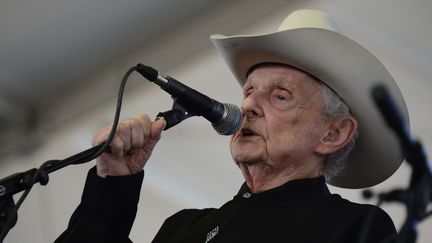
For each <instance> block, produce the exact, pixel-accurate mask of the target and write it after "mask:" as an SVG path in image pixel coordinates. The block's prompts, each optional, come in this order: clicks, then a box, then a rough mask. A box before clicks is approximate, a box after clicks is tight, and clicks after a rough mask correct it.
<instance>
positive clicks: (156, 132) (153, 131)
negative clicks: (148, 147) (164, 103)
mask: <svg viewBox="0 0 432 243" xmlns="http://www.w3.org/2000/svg"><path fill="white" fill-rule="evenodd" d="M165 126H166V121H165V119H157V120H156V121H154V122H152V124H151V125H150V140H154V142H157V141H159V139H160V137H161V134H162V131H163V129H164V128H165Z"/></svg>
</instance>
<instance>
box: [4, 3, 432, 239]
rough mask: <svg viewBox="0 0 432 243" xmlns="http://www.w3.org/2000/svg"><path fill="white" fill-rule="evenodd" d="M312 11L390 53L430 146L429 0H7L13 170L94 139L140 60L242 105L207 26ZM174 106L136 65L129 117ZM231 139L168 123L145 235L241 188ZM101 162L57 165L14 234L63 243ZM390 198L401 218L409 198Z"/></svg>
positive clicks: (141, 219)
mask: <svg viewBox="0 0 432 243" xmlns="http://www.w3.org/2000/svg"><path fill="white" fill-rule="evenodd" d="M299 8H314V9H320V10H324V11H326V12H328V13H329V14H330V15H331V17H332V19H333V20H334V22H335V23H336V24H337V25H338V26H339V28H340V29H341V30H342V31H343V32H344V33H345V34H346V35H347V36H349V37H351V38H352V39H354V40H356V41H357V42H359V43H360V44H362V45H363V46H365V47H366V48H367V49H369V50H370V51H371V52H372V53H374V54H375V55H376V56H377V57H378V58H379V59H380V60H381V61H382V62H383V63H384V65H385V66H386V67H387V68H388V69H389V71H390V73H392V74H393V76H394V78H395V80H396V81H397V83H398V85H399V87H400V88H401V91H402V93H403V95H404V96H405V98H406V102H407V106H408V110H409V113H410V119H411V129H412V132H413V134H415V135H418V137H419V138H420V139H421V141H422V142H423V144H424V145H425V147H426V148H431V145H432V129H431V126H430V120H431V113H429V110H427V109H429V108H427V107H429V105H430V104H431V103H432V102H431V101H432V97H431V95H430V91H431V90H432V69H431V61H432V48H431V45H430V43H432V28H431V26H430V25H431V24H432V16H431V15H430V12H431V10H432V2H431V1H429V0H413V1H403V0H380V1H375V0H364V1H344V0H326V1H324V0H322V1H319V0H301V1H293V0H291V1H289V0H267V1H260V0H235V1H234V0H226V1H221V0H219V1H216V0H182V1H178V0H146V1H143V0H123V1H115V0H74V1H66V0H2V1H1V2H0V33H1V34H0V178H4V177H6V176H8V175H10V174H12V173H15V172H20V171H24V170H27V169H30V168H34V167H39V165H40V164H42V163H43V162H44V161H46V160H49V159H63V158H66V157H69V156H70V155H73V154H75V153H78V152H80V151H82V150H85V149H87V148H89V147H90V141H91V138H92V134H93V133H94V132H95V131H97V130H98V128H100V127H102V126H105V125H107V124H109V123H111V122H112V119H113V116H114V111H115V101H116V97H117V92H118V88H119V84H120V79H121V77H122V75H123V74H124V72H125V71H126V70H127V69H128V68H129V67H131V66H133V65H135V64H136V63H138V62H141V63H144V64H146V65H150V66H153V67H155V68H157V69H159V70H160V71H161V72H163V73H165V74H169V75H172V76H174V77H176V78H177V79H178V80H180V81H183V82H184V83H185V84H187V85H190V86H192V87H194V88H195V89H197V90H199V91H201V92H203V93H205V94H207V95H209V96H211V97H213V98H215V99H217V100H219V101H223V102H230V103H234V104H240V101H241V93H240V87H239V86H238V84H237V83H236V81H235V80H234V78H233V76H232V75H231V73H230V72H229V70H228V68H227V67H226V66H225V64H224V63H223V61H222V59H221V58H220V57H219V56H218V54H217V53H216V50H215V49H214V47H213V46H212V44H211V42H210V40H209V38H208V36H209V35H210V34H213V33H220V34H226V35H232V34H262V33H268V32H273V31H274V30H276V29H277V27H278V26H279V24H280V22H281V21H282V20H283V19H284V17H285V16H286V15H287V14H289V13H290V12H292V11H293V10H296V9H299ZM171 104H172V101H171V99H170V97H169V95H167V94H166V93H165V92H164V91H161V90H160V89H159V88H158V87H157V86H155V85H153V84H151V83H149V82H148V81H146V80H144V79H143V78H142V77H140V76H138V75H136V74H133V75H132V76H131V79H130V80H129V82H128V84H127V88H126V91H125V94H124V104H123V110H122V117H123V118H126V117H130V116H133V115H136V114H138V113H143V112H145V113H148V114H149V115H150V116H151V117H155V116H156V114H157V113H158V112H160V111H166V110H169V109H170V107H171ZM228 141H229V138H228V137H223V136H219V135H217V134H216V132H215V131H213V129H212V128H211V126H210V124H209V123H208V122H207V121H206V120H204V119H201V118H190V119H188V120H186V121H184V122H183V123H181V124H180V125H178V126H176V127H175V128H172V129H170V130H168V131H166V132H164V134H163V139H162V140H161V142H160V144H159V146H158V147H157V148H156V150H155V151H154V153H153V157H152V159H151V161H150V162H149V163H148V166H147V167H146V175H145V180H144V184H143V189H142V194H141V201H140V205H139V212H138V215H137V218H136V221H135V224H134V227H133V229H132V233H131V238H132V239H133V241H134V242H150V241H151V239H152V238H153V237H154V235H155V234H156V232H157V230H158V228H159V227H160V225H161V224H162V223H163V221H164V219H165V218H167V217H168V216H170V215H172V214H173V213H175V212H177V211H178V210H180V209H183V208H206V207H219V206H221V205H222V204H223V203H224V202H226V201H228V200H230V199H231V198H232V196H233V195H234V194H236V192H237V190H238V189H239V187H240V185H241V184H242V182H243V180H242V176H241V174H240V172H239V171H238V169H237V168H236V166H235V165H234V164H233V162H232V160H231V156H230V154H229V150H228ZM383 147H385V144H383ZM93 165H94V162H90V163H88V164H84V165H76V166H70V167H67V168H64V169H62V170H59V171H57V172H54V173H52V174H50V182H49V183H48V185H47V186H44V187H42V186H40V185H36V186H35V187H34V189H33V190H32V192H31V193H30V195H29V196H28V198H27V199H26V201H25V202H24V204H23V205H22V207H21V209H20V210H19V212H18V215H19V219H18V223H17V225H16V226H15V227H14V228H13V229H12V230H11V232H10V233H9V235H8V236H7V238H6V240H5V242H34V243H39V242H40V243H46V242H53V241H54V239H55V238H56V237H57V236H58V235H59V234H60V233H61V232H62V231H63V230H64V229H65V228H66V226H67V223H68V220H69V217H70V216H71V214H72V212H73V210H74V209H75V207H76V206H77V205H78V203H79V200H80V196H81V192H82V188H83V185H84V181H85V177H86V173H87V170H88V169H89V168H91V167H92V166H93ZM409 176H410V169H409V166H407V165H406V163H404V164H403V165H402V166H401V168H400V169H399V170H398V171H397V172H396V173H395V174H394V175H393V176H392V177H391V178H390V179H388V180H387V181H385V182H384V183H382V184H380V185H378V186H376V188H373V189H374V190H376V191H381V190H389V189H392V188H395V187H404V186H406V185H407V183H408V179H409ZM331 190H332V192H334V193H339V194H341V195H342V196H343V197H345V198H347V199H349V200H351V201H354V202H361V203H365V202H367V203H375V202H374V201H364V199H362V197H361V195H360V193H361V191H359V190H343V189H338V188H334V187H331ZM15 199H16V200H17V197H16V198H15ZM383 208H384V210H386V211H387V212H388V213H389V215H390V216H391V217H392V219H393V220H394V222H395V224H396V226H397V227H398V228H399V227H400V225H401V224H402V222H403V221H404V217H405V211H404V208H403V207H402V206H401V205H399V204H386V205H384V207H383ZM293 220H295V219H293ZM431 228H432V219H429V220H426V221H425V222H423V223H422V224H421V225H420V235H419V239H418V242H421V243H426V242H430V239H432V232H431V230H430V229H431Z"/></svg>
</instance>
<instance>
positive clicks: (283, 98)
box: [276, 95, 286, 100]
mask: <svg viewBox="0 0 432 243" xmlns="http://www.w3.org/2000/svg"><path fill="white" fill-rule="evenodd" d="M276 98H277V99H278V100H286V97H285V96H283V95H277V96H276Z"/></svg>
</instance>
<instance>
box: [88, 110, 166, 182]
mask: <svg viewBox="0 0 432 243" xmlns="http://www.w3.org/2000/svg"><path fill="white" fill-rule="evenodd" d="M165 125H166V122H165V120H163V119H160V120H156V121H154V122H152V121H151V120H150V118H149V117H148V115H145V114H144V115H140V116H137V117H134V118H130V119H127V120H124V121H120V122H119V124H118V127H117V132H116V134H115V136H114V138H113V140H112V142H111V145H110V148H111V152H106V153H103V154H102V155H101V156H99V157H98V158H97V159H96V166H97V174H98V175H99V176H100V177H106V176H107V175H110V176H122V175H131V174H135V173H138V172H140V171H141V170H142V169H143V168H144V165H145V164H146V162H147V160H148V159H149V158H150V155H151V153H152V151H153V149H154V147H155V145H156V143H157V142H158V141H159V139H160V137H161V133H162V130H163V129H164V127H165ZM110 131H111V126H107V127H104V128H102V129H101V130H99V132H97V133H96V134H95V135H94V137H93V141H92V144H93V146H96V145H98V144H101V143H103V142H105V141H106V139H107V138H108V136H109V133H110Z"/></svg>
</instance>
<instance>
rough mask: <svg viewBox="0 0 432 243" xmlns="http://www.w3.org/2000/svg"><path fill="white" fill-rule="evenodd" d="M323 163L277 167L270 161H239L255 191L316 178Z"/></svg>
mask: <svg viewBox="0 0 432 243" xmlns="http://www.w3.org/2000/svg"><path fill="white" fill-rule="evenodd" d="M322 164H323V163H321V162H317V161H311V162H304V163H301V164H295V165H288V166H286V167H283V168H282V169H281V168H280V167H278V168H276V167H275V166H271V165H270V163H265V162H262V163H252V164H247V163H239V164H238V165H239V167H240V170H241V171H242V173H243V177H244V178H245V180H246V183H247V185H248V187H249V189H250V190H251V191H252V192H253V193H257V192H262V191H267V190H270V189H272V188H276V187H278V186H281V185H283V184H285V183H287V182H288V181H292V180H298V179H305V178H315V177H319V176H321V175H322V166H321V165H322Z"/></svg>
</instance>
